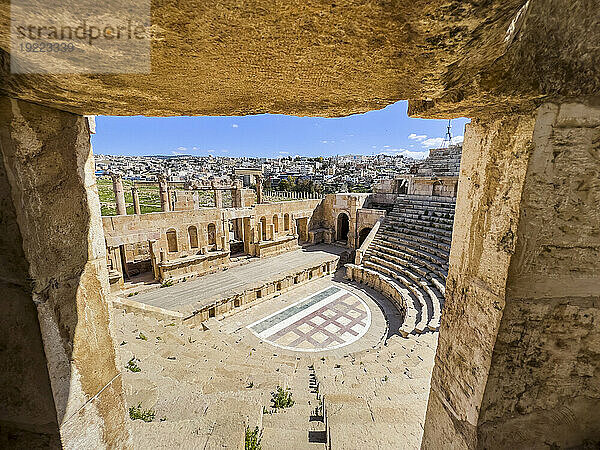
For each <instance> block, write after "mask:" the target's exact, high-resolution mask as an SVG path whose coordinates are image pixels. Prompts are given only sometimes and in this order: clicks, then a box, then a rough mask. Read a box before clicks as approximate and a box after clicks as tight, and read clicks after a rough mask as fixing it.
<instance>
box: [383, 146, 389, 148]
mask: <svg viewBox="0 0 600 450" xmlns="http://www.w3.org/2000/svg"><path fill="white" fill-rule="evenodd" d="M383 148H391V145H384V146H383Z"/></svg>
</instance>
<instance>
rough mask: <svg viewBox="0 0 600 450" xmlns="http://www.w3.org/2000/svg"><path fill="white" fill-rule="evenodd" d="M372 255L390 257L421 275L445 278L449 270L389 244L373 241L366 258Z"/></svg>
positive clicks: (397, 263) (394, 261)
mask: <svg viewBox="0 0 600 450" xmlns="http://www.w3.org/2000/svg"><path fill="white" fill-rule="evenodd" d="M370 255H375V256H379V257H380V258H383V259H385V258H390V260H391V261H392V262H393V263H394V264H395V265H398V266H406V267H409V268H412V269H413V270H415V271H416V272H418V273H419V274H420V275H421V276H424V277H426V278H429V275H431V276H434V277H437V278H440V279H445V278H446V274H447V272H446V271H445V270H444V269H443V268H442V267H440V266H438V265H437V264H435V263H432V262H431V261H427V260H423V259H420V258H417V257H415V256H414V255H411V254H407V253H405V252H403V251H402V250H396V249H394V248H390V247H387V246H382V245H380V244H378V243H376V242H373V243H372V244H371V245H370V246H369V250H368V251H367V253H365V258H364V259H365V260H367V261H368V260H369V256H370Z"/></svg>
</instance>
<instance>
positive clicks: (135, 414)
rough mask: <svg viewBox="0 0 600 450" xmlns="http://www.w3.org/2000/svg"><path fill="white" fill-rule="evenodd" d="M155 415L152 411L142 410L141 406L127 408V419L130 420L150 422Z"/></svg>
mask: <svg viewBox="0 0 600 450" xmlns="http://www.w3.org/2000/svg"><path fill="white" fill-rule="evenodd" d="M155 415H156V413H155V412H154V411H153V410H152V409H142V404H141V403H138V405H137V406H132V407H131V408H129V417H130V418H131V420H137V419H139V420H143V421H144V422H152V421H153V420H154V416H155Z"/></svg>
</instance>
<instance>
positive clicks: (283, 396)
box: [271, 386, 294, 409]
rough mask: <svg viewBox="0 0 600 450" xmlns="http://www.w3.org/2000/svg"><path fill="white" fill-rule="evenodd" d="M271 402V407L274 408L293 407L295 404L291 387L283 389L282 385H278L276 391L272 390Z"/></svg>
mask: <svg viewBox="0 0 600 450" xmlns="http://www.w3.org/2000/svg"><path fill="white" fill-rule="evenodd" d="M271 403H272V405H271V408H273V409H283V408H291V407H292V406H294V400H293V399H292V392H291V391H290V388H287V389H283V388H282V387H281V386H277V389H276V390H275V392H271Z"/></svg>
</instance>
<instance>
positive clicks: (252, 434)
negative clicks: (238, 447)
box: [244, 427, 262, 450]
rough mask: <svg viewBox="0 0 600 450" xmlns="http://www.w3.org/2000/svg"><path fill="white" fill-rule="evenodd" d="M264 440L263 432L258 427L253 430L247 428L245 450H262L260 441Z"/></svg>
mask: <svg viewBox="0 0 600 450" xmlns="http://www.w3.org/2000/svg"><path fill="white" fill-rule="evenodd" d="M261 440H262V431H260V430H259V429H258V427H254V429H253V430H251V429H250V427H246V443H245V446H244V448H245V450H261V448H262V447H261V445H260V441H261Z"/></svg>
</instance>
